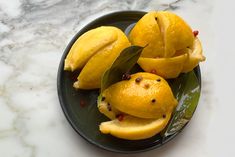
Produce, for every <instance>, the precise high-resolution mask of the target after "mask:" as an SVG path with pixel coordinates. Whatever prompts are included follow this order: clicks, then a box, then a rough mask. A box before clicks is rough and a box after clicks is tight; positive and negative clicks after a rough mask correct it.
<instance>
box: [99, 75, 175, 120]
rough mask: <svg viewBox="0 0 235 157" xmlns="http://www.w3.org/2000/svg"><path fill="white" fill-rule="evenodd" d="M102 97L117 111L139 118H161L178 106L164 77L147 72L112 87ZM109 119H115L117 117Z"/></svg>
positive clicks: (132, 76)
mask: <svg viewBox="0 0 235 157" xmlns="http://www.w3.org/2000/svg"><path fill="white" fill-rule="evenodd" d="M102 97H103V98H105V100H104V102H105V103H106V104H108V105H110V106H111V107H113V108H115V110H118V111H120V112H122V113H125V114H129V115H132V116H135V117H139V118H160V117H162V115H163V114H165V113H167V112H169V111H172V110H173V108H174V107H175V106H176V105H177V100H176V99H175V98H174V95H173V93H172V91H171V88H170V86H169V85H168V83H167V82H166V81H165V80H164V79H163V78H162V77H160V76H157V75H155V74H151V73H146V72H140V73H136V74H133V75H131V79H130V80H124V81H120V82H118V83H115V84H113V85H111V86H110V87H109V88H107V89H106V90H105V91H104V92H103V93H102ZM99 106H102V105H99V104H98V107H99ZM99 109H100V108H99ZM115 110H114V112H115ZM101 112H102V113H104V111H101ZM107 112H110V111H107ZM106 115H107V114H106ZM108 117H111V119H113V117H115V116H108Z"/></svg>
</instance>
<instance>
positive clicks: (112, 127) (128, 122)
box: [100, 113, 171, 140]
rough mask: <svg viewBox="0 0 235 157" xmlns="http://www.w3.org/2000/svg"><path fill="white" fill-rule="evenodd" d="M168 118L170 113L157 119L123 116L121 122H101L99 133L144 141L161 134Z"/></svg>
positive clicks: (115, 120)
mask: <svg viewBox="0 0 235 157" xmlns="http://www.w3.org/2000/svg"><path fill="white" fill-rule="evenodd" d="M170 117H171V114H170V113H167V114H166V117H164V118H163V117H162V118H159V119H142V118H137V117H133V116H129V115H125V116H124V117H123V120H122V121H120V120H118V119H114V120H112V121H108V122H102V123H101V125H100V131H101V132H102V133H104V134H111V135H113V136H115V137H118V138H122V139H127V140H140V139H146V138H150V137H152V136H154V135H156V134H158V133H159V132H161V131H162V130H163V129H164V128H165V127H166V125H167V123H168V121H169V120H170Z"/></svg>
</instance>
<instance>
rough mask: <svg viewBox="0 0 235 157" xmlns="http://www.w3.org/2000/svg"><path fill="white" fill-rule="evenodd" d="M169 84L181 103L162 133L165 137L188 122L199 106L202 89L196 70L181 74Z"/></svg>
mask: <svg viewBox="0 0 235 157" xmlns="http://www.w3.org/2000/svg"><path fill="white" fill-rule="evenodd" d="M169 84H170V86H171V88H172V91H173V93H174V95H175V97H176V99H177V100H178V102H179V104H178V106H177V107H176V109H175V111H174V112H173V115H172V118H171V120H170V122H169V123H168V125H167V127H166V129H165V130H164V131H163V132H162V133H161V135H162V136H163V138H165V137H167V136H170V135H173V134H175V133H176V132H178V131H180V130H181V129H182V128H183V127H184V126H185V125H186V124H187V123H188V121H189V120H190V119H191V117H192V116H193V113H194V111H195V109H196V107H197V104H198V101H199V97H200V91H201V88H200V83H199V81H198V79H197V76H196V74H195V73H194V71H191V72H189V73H186V74H181V75H180V76H179V77H178V78H176V79H174V80H171V81H170V82H169Z"/></svg>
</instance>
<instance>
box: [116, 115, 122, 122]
mask: <svg viewBox="0 0 235 157" xmlns="http://www.w3.org/2000/svg"><path fill="white" fill-rule="evenodd" d="M116 118H117V119H118V120H119V121H123V119H124V115H123V114H118V115H116Z"/></svg>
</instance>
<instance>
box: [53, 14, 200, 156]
mask: <svg viewBox="0 0 235 157" xmlns="http://www.w3.org/2000/svg"><path fill="white" fill-rule="evenodd" d="M146 13H147V12H145V11H141V10H123V11H114V12H110V13H107V14H104V15H102V16H99V17H97V18H96V19H94V20H92V21H90V22H89V23H88V24H86V25H84V26H83V27H82V28H81V29H80V30H79V31H78V32H76V34H75V35H74V36H73V37H72V39H71V40H70V41H69V43H68V44H67V46H66V48H65V49H64V51H63V54H62V56H61V58H60V63H59V66H58V70H57V95H58V98H59V103H60V106H61V108H62V111H63V113H64V115H65V117H66V119H67V121H68V122H69V124H70V125H71V126H72V128H73V130H74V131H75V132H76V133H77V134H79V135H80V136H81V137H82V138H83V139H85V141H87V142H88V143H91V144H92V145H94V146H96V147H98V148H101V149H103V150H106V151H109V152H114V153H122V154H136V153H141V152H146V151H150V150H153V149H156V148H159V147H161V146H163V145H164V144H166V143H168V142H169V141H171V140H172V139H174V138H175V137H176V136H177V135H178V134H179V133H180V132H182V131H183V130H184V128H185V127H186V126H187V124H188V122H187V123H186V124H185V125H184V127H183V128H182V129H181V130H179V131H178V132H176V133H174V134H173V135H170V136H169V137H168V138H167V139H166V140H165V141H164V142H162V143H160V144H156V145H153V146H150V147H148V148H144V149H140V150H133V151H124V150H118V149H113V148H109V147H105V146H103V145H101V144H99V143H97V142H95V141H93V140H91V139H90V138H88V137H87V136H86V135H84V133H83V132H82V131H80V130H79V129H78V128H77V127H76V125H75V123H74V122H73V120H72V119H71V118H70V116H69V114H68V112H67V109H66V107H65V103H64V100H63V99H64V98H63V96H62V95H63V94H62V90H61V85H62V82H61V80H62V79H61V77H62V72H63V70H62V69H64V68H63V67H64V61H63V60H64V59H65V57H66V56H67V54H68V52H69V50H70V49H71V47H72V45H73V44H74V42H75V41H76V40H77V39H78V38H79V36H81V35H80V33H81V32H83V31H84V30H85V29H86V28H87V27H89V26H92V25H94V23H96V22H97V21H99V20H100V19H103V18H106V17H109V16H116V15H118V14H135V15H136V14H140V15H143V16H144V14H146ZM194 71H195V73H196V75H197V78H198V82H199V84H200V94H201V70H200V66H199V65H198V66H197V67H195V68H194ZM199 100H200V95H199ZM197 106H198V105H197ZM197 106H196V108H197ZM195 111H196V109H195ZM195 111H194V112H195ZM193 114H194V113H193Z"/></svg>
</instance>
